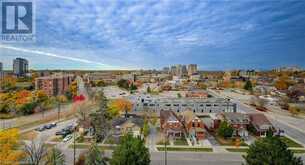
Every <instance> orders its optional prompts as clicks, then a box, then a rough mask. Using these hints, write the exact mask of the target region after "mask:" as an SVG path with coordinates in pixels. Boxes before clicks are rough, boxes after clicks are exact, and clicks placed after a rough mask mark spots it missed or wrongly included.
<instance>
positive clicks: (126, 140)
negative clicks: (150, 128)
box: [110, 134, 150, 165]
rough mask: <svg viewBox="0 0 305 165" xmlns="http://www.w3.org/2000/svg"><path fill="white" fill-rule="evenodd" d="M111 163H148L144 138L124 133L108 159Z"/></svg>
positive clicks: (118, 164)
mask: <svg viewBox="0 0 305 165" xmlns="http://www.w3.org/2000/svg"><path fill="white" fill-rule="evenodd" d="M110 164H111V165H121V164H125V165H149V164H150V154H149V151H148V148H146V147H145V144H144V140H143V139H141V138H140V137H137V138H135V137H133V136H132V135H131V134H126V135H125V136H123V137H122V139H121V142H120V144H119V145H118V146H117V147H116V148H115V150H114V151H113V154H112V159H111V161H110Z"/></svg>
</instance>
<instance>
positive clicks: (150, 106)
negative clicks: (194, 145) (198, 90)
mask: <svg viewBox="0 0 305 165" xmlns="http://www.w3.org/2000/svg"><path fill="white" fill-rule="evenodd" d="M132 102H133V112H143V111H147V112H155V113H159V112H160V111H161V110H171V111H174V112H177V113H179V112H183V111H186V110H191V111H193V112H194V113H199V114H200V113H203V114H205V113H222V112H236V104H235V103H232V102H231V101H230V100H228V99H223V98H206V99H196V98H153V97H150V96H148V95H144V96H139V97H137V98H134V99H133V100H132Z"/></svg>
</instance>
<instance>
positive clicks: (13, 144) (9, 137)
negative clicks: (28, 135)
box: [0, 129, 24, 165]
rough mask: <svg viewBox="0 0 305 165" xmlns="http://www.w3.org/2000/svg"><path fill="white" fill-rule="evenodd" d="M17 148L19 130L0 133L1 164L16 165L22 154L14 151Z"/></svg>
mask: <svg viewBox="0 0 305 165" xmlns="http://www.w3.org/2000/svg"><path fill="white" fill-rule="evenodd" d="M18 147H19V130H18V129H7V130H2V131H0V162H1V163H3V164H12V165H15V164H18V161H19V160H20V159H21V158H22V157H23V155H24V154H23V152H22V151H18V150H16V148H18Z"/></svg>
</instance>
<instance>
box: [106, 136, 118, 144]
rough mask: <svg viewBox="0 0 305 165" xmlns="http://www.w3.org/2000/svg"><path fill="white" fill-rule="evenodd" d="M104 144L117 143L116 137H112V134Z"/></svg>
mask: <svg viewBox="0 0 305 165" xmlns="http://www.w3.org/2000/svg"><path fill="white" fill-rule="evenodd" d="M104 144H116V142H115V140H114V138H113V137H112V135H110V136H108V137H107V139H106V140H105V142H104Z"/></svg>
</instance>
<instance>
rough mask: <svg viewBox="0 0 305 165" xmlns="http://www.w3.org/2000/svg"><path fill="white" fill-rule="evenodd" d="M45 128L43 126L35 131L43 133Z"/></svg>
mask: <svg viewBox="0 0 305 165" xmlns="http://www.w3.org/2000/svg"><path fill="white" fill-rule="evenodd" d="M45 129H46V128H45V127H44V126H41V127H39V128H36V129H35V131H39V132H42V131H44V130H45Z"/></svg>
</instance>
